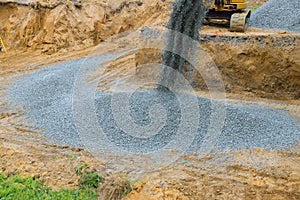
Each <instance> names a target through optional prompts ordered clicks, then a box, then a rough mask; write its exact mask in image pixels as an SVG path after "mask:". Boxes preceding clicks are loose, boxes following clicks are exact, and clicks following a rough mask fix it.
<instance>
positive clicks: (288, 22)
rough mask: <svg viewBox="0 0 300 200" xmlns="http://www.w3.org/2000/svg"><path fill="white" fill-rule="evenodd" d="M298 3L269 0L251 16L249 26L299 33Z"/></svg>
mask: <svg viewBox="0 0 300 200" xmlns="http://www.w3.org/2000/svg"><path fill="white" fill-rule="evenodd" d="M299 10H300V1H299V0H290V1H285V0H269V1H268V2H267V3H265V4H264V5H263V6H262V7H260V8H259V9H257V10H256V11H255V12H254V13H253V15H252V16H251V22H250V23H251V26H254V27H258V28H271V29H283V30H287V31H293V32H300V12H299Z"/></svg>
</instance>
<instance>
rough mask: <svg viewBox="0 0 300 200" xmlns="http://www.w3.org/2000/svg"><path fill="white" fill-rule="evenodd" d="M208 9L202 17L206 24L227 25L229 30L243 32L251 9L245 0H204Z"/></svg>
mask: <svg viewBox="0 0 300 200" xmlns="http://www.w3.org/2000/svg"><path fill="white" fill-rule="evenodd" d="M205 2H206V5H207V7H209V10H208V12H207V14H206V17H205V19H204V24H208V25H227V26H228V25H229V27H230V29H229V30H230V31H235V32H245V31H246V29H247V23H248V21H249V19H250V15H251V11H250V10H249V9H247V5H246V3H245V0H214V1H212V2H211V1H210V0H209V1H205Z"/></svg>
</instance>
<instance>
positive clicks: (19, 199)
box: [0, 173, 96, 200]
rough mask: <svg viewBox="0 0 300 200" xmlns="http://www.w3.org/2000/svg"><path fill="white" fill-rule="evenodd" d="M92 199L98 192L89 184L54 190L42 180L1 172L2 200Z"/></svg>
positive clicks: (0, 188) (0, 195)
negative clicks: (72, 188)
mask: <svg viewBox="0 0 300 200" xmlns="http://www.w3.org/2000/svg"><path fill="white" fill-rule="evenodd" d="M40 199H43V200H69V199H76V200H83V199H86V200H90V199H96V192H95V191H94V190H93V189H91V188H90V187H89V185H87V186H86V187H79V188H78V189H74V190H63V189H62V190H60V191H53V190H51V189H49V188H48V187H46V186H44V185H43V184H42V183H41V182H40V181H38V180H34V179H32V178H21V177H20V176H18V175H10V176H6V175H3V174H1V173H0V200H40Z"/></svg>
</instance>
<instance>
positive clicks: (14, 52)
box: [0, 0, 300, 200]
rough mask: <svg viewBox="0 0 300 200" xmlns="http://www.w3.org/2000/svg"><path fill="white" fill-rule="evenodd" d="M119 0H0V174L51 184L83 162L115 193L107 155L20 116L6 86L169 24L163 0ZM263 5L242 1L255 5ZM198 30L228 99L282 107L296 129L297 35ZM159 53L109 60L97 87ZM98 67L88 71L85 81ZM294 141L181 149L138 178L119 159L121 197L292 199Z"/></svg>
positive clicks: (296, 174)
mask: <svg viewBox="0 0 300 200" xmlns="http://www.w3.org/2000/svg"><path fill="white" fill-rule="evenodd" d="M126 2H127V1H116V0H111V1H110V0H107V1H92V0H91V1H82V2H81V3H78V2H76V3H73V2H69V1H67V2H62V1H44V0H42V1H34V2H33V3H29V2H26V1H9V2H8V1H5V0H2V1H1V3H0V36H1V38H2V39H3V42H4V43H5V45H6V48H7V53H4V52H1V53H0V149H1V151H0V172H1V173H5V174H20V175H21V176H29V177H34V178H37V179H39V180H42V181H43V183H44V184H45V185H47V186H49V187H50V188H52V189H54V190H58V189H60V188H73V187H75V186H77V185H78V176H77V175H76V172H75V171H76V169H77V168H78V166H79V165H80V164H81V163H82V162H84V163H86V164H88V165H89V166H90V167H91V168H92V169H94V170H96V171H97V172H98V173H99V174H101V176H103V177H104V181H103V182H102V183H101V186H100V187H99V188H98V189H97V193H98V195H99V199H102V197H103V196H106V198H110V199H120V198H121V197H123V196H122V195H123V192H124V188H122V187H123V185H122V184H124V183H123V182H122V181H119V180H120V176H121V175H120V170H119V169H116V168H113V167H112V166H113V165H110V163H109V162H106V161H105V160H107V158H105V156H106V155H102V156H103V160H101V159H96V158H95V156H94V155H93V154H92V152H88V151H87V150H86V149H84V148H82V147H73V146H71V145H59V144H53V143H51V142H49V140H48V138H47V137H45V135H44V134H43V130H40V129H38V128H37V127H34V126H32V125H31V124H29V123H28V121H27V119H26V117H24V116H23V114H24V112H25V110H26V109H28V108H23V109H20V108H18V107H17V106H15V105H14V104H13V103H12V102H9V101H8V100H7V95H8V94H7V93H8V91H7V89H8V87H9V86H10V85H11V84H13V83H14V82H15V81H16V80H19V79H20V77H23V76H25V75H27V74H30V73H32V72H35V71H36V70H39V69H42V68H43V67H44V66H48V65H51V64H55V63H61V62H64V61H68V60H75V59H81V58H84V57H86V56H90V55H101V54H113V53H117V52H126V51H128V50H131V49H133V48H136V42H137V40H138V38H139V36H140V35H141V32H142V30H144V28H145V27H147V28H149V27H150V29H151V27H152V26H164V25H165V24H166V22H167V21H168V15H169V14H170V12H171V8H170V4H169V3H170V2H172V1H170V0H167V1H159V0H154V1H153V0H151V1H150V0H149V1H148V0H142V1H128V2H127V3H126ZM141 2H142V3H141ZM265 2H266V1H249V4H250V5H251V6H253V7H256V6H260V5H262V4H263V3H265ZM79 8H80V9H79ZM108 16H109V17H108ZM200 35H201V39H200V43H201V46H202V47H203V48H204V49H205V50H206V51H207V52H208V53H209V55H210V56H211V58H212V60H213V61H214V62H215V64H216V66H218V67H219V70H220V74H221V76H222V79H223V81H224V86H225V90H226V97H227V102H228V103H229V104H236V103H241V102H243V103H244V104H250V105H262V106H264V107H267V108H272V109H273V108H274V109H279V110H284V111H286V112H287V113H289V115H290V117H291V119H293V121H294V123H295V124H296V125H297V126H298V127H299V126H300V89H299V88H300V82H299V80H300V79H299V77H300V43H299V39H300V34H299V33H291V32H287V31H284V30H267V29H258V28H253V27H250V28H249V29H248V31H247V32H246V33H233V32H230V31H228V29H227V28H226V27H209V26H204V27H202V29H201V31H200ZM97 45H98V46H97ZM160 53H161V52H159V51H156V50H153V49H152V50H151V49H142V48H141V49H139V50H137V51H130V52H129V53H126V54H125V55H123V56H121V57H119V58H118V59H115V60H111V61H109V62H108V63H106V64H107V66H108V67H107V72H108V74H109V75H108V76H106V78H105V79H103V80H102V81H101V83H99V84H98V90H99V91H103V92H111V91H114V89H115V88H118V87H119V86H120V85H121V84H123V83H131V81H132V80H131V79H130V77H129V76H128V74H130V73H131V72H132V71H136V70H137V69H138V66H139V65H143V64H147V63H161V57H160ZM109 72H111V73H109ZM101 73H102V72H100V71H99V70H95V71H93V72H92V73H91V74H90V75H89V77H88V80H89V81H93V80H95V79H96V78H97V77H98V76H99V75H101ZM140 73H141V74H139V77H142V78H143V77H145V76H148V74H147V73H148V71H142V72H140ZM154 73H155V72H154ZM156 73H158V72H156ZM120 78H121V80H122V81H115V80H116V79H118V80H119V79H120ZM133 82H134V81H133ZM194 82H195V83H194V86H195V91H196V94H197V95H198V96H200V97H206V98H209V97H210V93H209V91H208V90H207V88H206V86H205V82H203V80H202V79H201V76H199V75H197V76H195V78H194ZM120 87H121V86H120ZM299 147H300V143H299V141H295V143H294V144H293V145H292V146H290V147H288V148H286V149H284V150H270V151H267V150H265V149H263V148H250V149H241V150H228V151H223V152H222V151H221V152H217V153H215V154H213V155H207V156H204V157H201V158H200V156H199V155H197V154H188V155H183V156H182V157H181V158H180V159H179V160H178V161H177V162H175V163H172V164H171V165H168V166H164V167H162V168H159V169H156V170H153V171H150V172H149V171H146V172H143V170H141V171H142V172H141V173H140V174H138V175H137V174H134V173H130V172H128V171H126V169H127V168H128V169H129V168H130V167H131V166H126V164H125V165H124V166H122V172H124V173H128V174H129V175H128V176H127V177H128V179H129V180H130V181H131V183H132V185H133V188H132V191H131V192H130V193H129V194H128V195H127V196H124V197H123V198H124V199H128V200H129V199H133V200H135V199H149V200H150V199H151V200H152V199H153V200H154V199H169V200H171V199H268V200H269V199H274V200H275V199H276V200H277V199H300V148H299ZM225 158H226V159H225ZM108 159H109V158H108ZM135 159H137V160H138V158H135ZM224 160H227V161H226V162H224ZM116 162H117V161H116ZM220 163H223V164H220ZM126 183H127V182H126Z"/></svg>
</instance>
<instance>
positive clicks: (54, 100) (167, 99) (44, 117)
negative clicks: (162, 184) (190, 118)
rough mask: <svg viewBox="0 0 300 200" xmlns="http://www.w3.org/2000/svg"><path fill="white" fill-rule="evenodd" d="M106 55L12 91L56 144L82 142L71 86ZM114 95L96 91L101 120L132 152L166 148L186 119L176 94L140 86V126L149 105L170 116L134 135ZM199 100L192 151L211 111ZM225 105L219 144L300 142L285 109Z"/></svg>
mask: <svg viewBox="0 0 300 200" xmlns="http://www.w3.org/2000/svg"><path fill="white" fill-rule="evenodd" d="M106 59H107V57H95V58H90V59H87V60H74V61H69V62H63V63H59V64H55V65H53V66H49V67H46V68H44V69H42V70H39V71H36V72H34V73H32V74H29V75H26V76H24V77H21V78H20V79H19V80H18V81H16V82H15V83H14V84H12V85H11V86H10V88H9V89H8V94H9V97H10V100H11V101H14V102H17V103H18V104H19V105H20V107H23V106H25V105H27V106H29V109H27V110H26V112H25V115H27V116H28V117H29V120H30V121H31V122H32V123H33V124H35V125H36V126H37V127H38V128H40V129H42V130H44V133H45V135H46V136H47V137H49V138H54V140H55V142H56V143H58V144H62V145H65V144H67V145H70V146H82V144H81V141H80V138H79V136H78V133H77V131H76V128H75V124H74V120H73V113H72V93H73V91H72V89H73V85H74V81H75V77H76V72H77V71H78V69H79V67H80V65H81V64H84V66H85V67H86V68H89V66H90V64H88V63H99V62H101V61H104V60H106ZM83 61H84V62H83ZM81 75H83V76H84V75H85V74H81ZM111 98H112V95H111V94H102V93H100V92H98V93H97V94H96V95H95V106H96V113H97V117H98V119H97V120H98V122H99V123H100V124H101V127H102V129H103V131H104V132H105V133H106V135H107V137H108V138H109V140H110V141H111V142H112V143H114V144H115V145H118V146H120V147H123V148H124V149H128V150H131V151H133V152H148V151H150V150H155V149H160V148H162V147H163V146H164V145H166V144H167V143H168V142H170V141H171V140H172V138H173V137H174V134H175V133H176V130H177V129H178V126H179V124H180V122H181V120H182V119H181V114H182V113H181V110H180V106H179V103H178V101H177V99H176V97H175V95H174V94H172V93H170V92H163V91H158V90H138V91H136V92H135V93H134V94H133V96H132V98H131V100H130V108H129V109H130V113H131V117H132V119H133V120H134V121H135V122H136V123H137V124H139V125H141V126H145V125H147V124H149V123H150V118H149V106H150V105H154V104H156V103H159V104H160V105H161V107H162V108H163V109H165V111H166V116H167V117H166V118H167V120H166V121H165V124H164V126H163V128H162V129H161V130H160V131H159V133H157V134H156V135H153V136H151V137H149V138H144V139H143V138H137V137H133V136H130V135H128V134H126V133H125V132H124V131H123V130H122V129H121V128H119V127H118V126H117V124H116V122H115V120H114V116H113V114H112V111H111ZM198 102H199V108H200V119H199V127H198V132H197V133H196V136H195V139H194V141H193V143H192V145H191V147H190V149H191V150H197V149H199V147H200V146H201V143H202V140H203V137H204V135H205V134H206V131H207V128H208V125H209V118H210V113H211V108H210V104H211V101H210V100H208V99H204V98H198ZM83 106H84V105H83ZM226 107H227V117H226V121H225V126H224V128H223V130H222V135H221V136H220V138H219V140H218V142H217V147H218V148H221V149H226V148H232V149H237V148H239V147H246V148H248V147H261V148H266V149H273V148H285V147H288V146H290V145H291V144H293V143H294V142H296V141H299V140H300V130H299V127H297V125H295V123H294V122H293V121H292V120H291V118H290V116H289V115H288V114H287V113H286V112H285V111H281V110H275V109H268V108H264V107H260V106H249V105H242V104H241V105H235V106H233V105H226Z"/></svg>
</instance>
